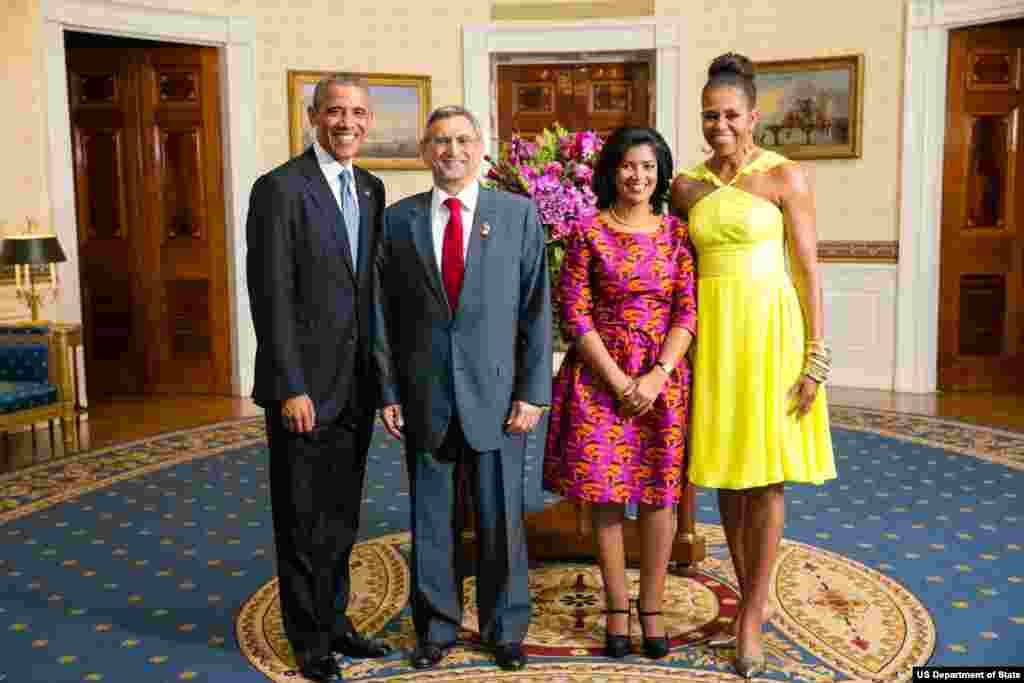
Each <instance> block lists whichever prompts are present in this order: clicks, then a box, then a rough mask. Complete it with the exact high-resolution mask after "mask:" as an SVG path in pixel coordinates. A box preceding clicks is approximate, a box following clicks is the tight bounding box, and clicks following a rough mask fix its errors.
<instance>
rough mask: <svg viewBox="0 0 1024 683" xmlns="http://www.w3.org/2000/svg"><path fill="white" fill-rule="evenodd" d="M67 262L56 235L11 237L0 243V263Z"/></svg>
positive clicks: (11, 264)
mask: <svg viewBox="0 0 1024 683" xmlns="http://www.w3.org/2000/svg"><path fill="white" fill-rule="evenodd" d="M63 261H67V257H65V256H64V250H63V249H61V248H60V242H58V241H57V236H56V235H12V236H10V237H5V238H4V239H3V240H2V241H0V263H3V264H4V265H8V266H13V265H26V264H36V263H61V262H63Z"/></svg>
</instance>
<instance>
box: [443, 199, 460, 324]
mask: <svg viewBox="0 0 1024 683" xmlns="http://www.w3.org/2000/svg"><path fill="white" fill-rule="evenodd" d="M444 205H445V206H447V207H448V226H447V227H446V228H445V229H444V243H443V245H442V247H441V280H442V281H443V282H444V291H445V292H447V293H448V307H449V308H450V309H451V311H452V313H453V314H454V313H455V309H456V308H457V307H458V304H459V293H460V292H461V291H462V273H463V270H464V269H463V264H462V202H460V201H459V200H458V199H457V198H456V197H449V198H448V199H446V200H444Z"/></svg>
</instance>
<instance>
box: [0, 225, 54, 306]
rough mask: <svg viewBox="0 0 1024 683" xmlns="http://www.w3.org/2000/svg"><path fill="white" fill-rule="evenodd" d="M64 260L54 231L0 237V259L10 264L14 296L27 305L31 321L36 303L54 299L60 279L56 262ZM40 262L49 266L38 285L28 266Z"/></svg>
mask: <svg viewBox="0 0 1024 683" xmlns="http://www.w3.org/2000/svg"><path fill="white" fill-rule="evenodd" d="M66 260H67V257H66V256H64V250H63V249H61V247H60V242H58V241H57V236H56V235H43V234H38V235H37V234H32V233H28V234H24V235H9V236H7V237H4V238H3V240H2V241H0V263H2V264H4V265H12V266H14V282H15V285H16V287H17V296H18V298H19V299H21V300H22V301H24V302H25V304H26V305H27V306H28V307H29V310H30V311H31V314H32V320H33V321H38V320H39V304H40V303H43V301H44V299H47V298H48V299H50V300H51V301H56V300H57V294H58V291H59V290H60V281H59V280H58V278H57V265H56V264H58V263H63V262H64V261H66ZM42 264H49V266H50V283H49V285H48V286H47V285H45V284H43V286H41V287H40V286H39V285H37V283H36V280H34V279H33V278H32V266H34V265H42ZM37 279H38V277H37Z"/></svg>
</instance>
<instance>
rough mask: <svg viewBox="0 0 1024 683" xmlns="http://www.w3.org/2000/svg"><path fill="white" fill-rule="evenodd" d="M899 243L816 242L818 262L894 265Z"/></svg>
mask: <svg viewBox="0 0 1024 683" xmlns="http://www.w3.org/2000/svg"><path fill="white" fill-rule="evenodd" d="M899 247H900V243H899V242H855V241H843V240H831V241H823V242H818V260H819V261H822V262H826V263H829V262H831V263H896V262H897V261H898V260H899Z"/></svg>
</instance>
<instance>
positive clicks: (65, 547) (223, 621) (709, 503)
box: [0, 408, 1024, 682]
mask: <svg viewBox="0 0 1024 683" xmlns="http://www.w3.org/2000/svg"><path fill="white" fill-rule="evenodd" d="M833 421H834V424H835V425H836V428H835V430H834V438H835V444H836V447H837V454H838V463H837V464H838V467H839V479H838V480H836V481H834V482H831V483H829V484H828V485H826V486H823V487H810V486H794V487H790V489H789V491H788V497H787V500H788V507H787V528H786V534H785V535H786V538H787V539H788V540H789V541H791V542H792V544H793V547H794V548H797V549H799V548H801V547H803V546H808V547H813V549H816V550H815V552H818V553H819V555H818V557H822V558H827V557H831V555H835V556H841V558H845V560H844V561H849V562H850V563H853V564H857V566H863V567H866V568H867V570H873V571H870V572H867V573H866V574H863V576H868V575H870V576H876V575H877V578H876V579H872V580H874V581H876V582H877V583H879V585H882V586H883V588H885V589H886V590H889V589H890V588H891V590H893V591H896V590H900V591H902V590H904V589H905V592H907V593H909V594H910V595H912V597H913V598H914V599H916V600H917V601H919V602H920V604H921V605H923V606H924V608H925V609H926V610H927V615H928V616H930V620H931V622H933V623H934V641H933V642H931V643H928V644H927V652H923V653H919V654H918V660H920V661H924V660H927V659H929V657H930V663H931V664H937V665H982V664H985V665H994V664H1018V665H1019V664H1021V663H1022V662H1024V533H1022V529H1024V525H1022V520H1024V501H1022V500H1021V497H1020V492H1021V483H1022V480H1024V475H1022V472H1021V470H1022V469H1024V435H1017V434H1011V433H1007V432H999V431H995V430H987V429H982V428H976V427H967V426H964V425H959V424H955V423H948V422H942V421H938V420H933V419H928V418H920V417H913V416H904V415H896V414H890V413H880V412H872V411H864V410H854V409H848V408H834V409H833ZM531 473H532V475H533V476H534V477H536V475H537V473H538V468H537V464H536V462H533V463H532V465H531ZM267 488H268V484H267V451H266V447H265V445H264V442H263V434H262V422H261V420H258V419H257V420H249V421H245V422H239V423H232V424H225V425H219V426H215V427H210V428H203V429H199V430H194V431H190V432H183V433H179V434H175V435H170V436H165V437H158V438H155V439H151V440H147V441H144V442H138V443H135V444H128V445H125V446H120V447H117V448H112V449H106V450H102V451H97V452H93V453H87V454H83V455H81V456H77V457H75V458H73V459H71V460H65V461H63V462H61V463H56V464H49V465H41V466H37V467H35V468H32V469H30V470H25V471H21V472H17V473H14V474H12V475H7V476H5V477H3V478H0V538H2V543H3V546H2V547H3V551H2V553H0V588H2V592H0V649H2V652H3V653H4V655H3V657H2V658H0V680H6V681H18V682H24V681H54V682H56V681H118V682H121V681H125V682H128V681H131V682H135V681H177V680H196V681H217V682H222V681H247V682H250V681H251V682H256V681H261V680H262V681H266V680H267V676H266V675H264V673H261V672H260V670H259V669H260V667H259V666H257V665H256V664H255V663H254V662H253V661H251V660H250V659H249V658H247V657H246V656H244V655H243V653H242V650H241V649H240V645H239V641H238V640H237V639H236V635H235V634H236V619H238V618H239V614H240V610H241V609H242V607H243V604H245V603H246V601H247V600H248V599H249V598H250V596H252V595H253V594H254V593H256V592H257V591H259V590H260V589H261V588H264V587H265V586H266V585H267V583H268V581H269V580H270V579H271V578H272V577H273V559H272V558H273V541H272V535H271V522H270V508H269V499H268V493H267ZM533 494H534V499H533V500H532V501H531V502H532V505H533V506H534V507H537V506H539V505H541V504H542V503H543V500H544V499H543V498H542V495H541V493H540V490H539V485H536V486H535V487H534V489H533ZM697 500H698V518H699V520H700V521H701V522H702V523H705V524H707V525H715V524H717V523H718V516H717V510H716V506H715V499H714V495H713V493H711V492H701V493H700V494H699V497H698V499H697ZM407 517H408V494H407V492H406V487H405V476H404V470H403V468H402V465H401V452H400V450H399V449H398V446H397V445H396V444H394V443H393V442H391V441H390V440H389V439H388V438H387V437H386V435H384V434H383V433H382V432H381V433H378V434H377V436H376V439H375V441H374V447H373V451H372V453H371V466H370V471H369V479H368V482H367V488H366V498H365V500H364V508H363V527H362V530H361V537H362V538H363V539H375V538H378V537H382V536H386V535H390V536H392V537H394V536H395V535H396V534H399V532H402V531H404V530H405V529H406V528H407ZM708 528H709V529H710V528H712V527H708ZM711 540H712V542H711V557H710V558H709V562H708V565H709V567H710V569H709V570H708V571H709V573H711V574H714V573H715V572H717V575H718V577H719V578H720V579H721V580H722V581H723V582H726V583H727V582H728V581H729V579H730V577H729V574H728V567H727V565H728V563H727V562H726V561H725V555H724V547H723V546H722V545H721V544H720V543H715V542H714V539H711ZM800 544H803V546H801V545H800ZM830 554H831V555H830ZM804 566H805V567H806V568H807V569H806V575H804V576H803V577H802V578H801V579H800V581H804V582H806V584H807V585H808V586H810V585H811V584H814V583H815V582H816V581H817V582H821V581H823V580H822V579H821V576H819V575H817V574H816V573H815V572H816V571H817V569H815V566H821V565H816V564H815V562H805V564H804ZM851 566H852V565H851ZM857 576H862V574H858V575H857ZM865 580H866V579H854V580H853V583H852V584H851V585H853V586H856V585H858V584H857V582H858V581H865ZM780 585H781V583H780ZM805 588H806V587H805V586H803V585H802V584H800V582H797V583H795V584H792V585H789V586H788V587H787V586H783V587H782V588H780V589H779V590H780V594H781V593H782V592H786V591H788V592H789V593H791V594H792V595H794V596H797V594H801V595H802V594H803V593H801V591H804V590H805ZM806 590H811V589H809V588H808V589H806ZM858 590H859V589H853V590H852V591H851V590H845V597H844V596H839V595H838V592H839V590H838V589H837V588H834V587H833V588H831V589H829V588H828V587H827V586H826V587H825V588H824V589H823V592H821V594H822V595H825V596H826V598H827V600H831V601H832V604H829V605H824V606H822V607H821V609H822V610H824V612H823V614H824V613H825V612H828V610H831V612H828V614H830V615H831V616H830V617H829V618H830V619H833V621H835V615H836V614H839V616H840V617H841V621H842V623H843V624H845V625H844V626H843V628H845V629H847V630H849V631H851V634H848V635H849V637H850V642H853V643H854V644H855V645H856V644H857V643H859V642H860V641H858V640H857V639H858V638H859V639H862V640H863V639H867V640H871V639H873V638H877V637H878V636H879V634H878V633H873V632H869V631H871V629H867V628H865V627H863V624H864V623H867V622H858V621H857V618H856V614H855V612H856V611H857V610H858V609H861V610H865V609H868V608H869V607H870V605H869V604H867V603H870V600H868V599H867V598H864V597H863V596H869V595H870V594H871V590H872V589H871V588H870V587H865V588H864V593H863V596H862V597H858V595H855V594H859V593H858ZM788 599H789V598H787V600H788ZM792 600H793V601H796V602H798V601H799V600H800V598H798V596H797V597H793V598H792ZM796 602H794V603H793V604H796ZM805 602H806V601H805ZM839 603H841V605H840V607H838V608H837V607H836V605H837V604H839ZM860 603H864V604H860ZM786 604H787V603H786V602H784V603H783V606H784V608H786V609H788V607H786ZM858 605H860V606H858ZM794 614H796V612H795V611H794ZM794 618H795V617H794ZM823 618H824V617H823ZM903 618H905V615H904V617H903ZM403 620H405V621H407V615H405V616H402V617H401V618H396V619H395V620H394V623H393V624H390V625H389V626H388V630H390V631H391V632H397V631H399V630H401V624H400V623H399V622H401V621H403ZM794 623H795V622H794ZM787 624H788V622H786V623H782V622H781V621H780V623H779V624H777V625H773V626H772V627H771V628H770V629H769V631H770V632H772V633H775V635H776V636H777V637H778V640H779V642H780V643H783V642H784V643H788V644H785V645H784V646H780V648H781V649H780V650H779V652H780V653H782V652H783V651H784V650H785V651H786V652H788V649H787V648H790V649H793V651H794V652H797V651H799V652H797V654H793V655H792V656H793V657H795V658H797V659H800V660H801V662H802V664H801V667H802V668H797V669H794V668H787V666H786V665H785V663H784V662H783V661H782V660H783V655H782V654H780V659H779V666H777V667H775V669H774V670H772V671H770V672H769V674H767V678H769V679H778V680H804V679H805V678H804V677H806V680H821V681H825V680H845V679H850V678H852V677H853V676H852V675H851V674H850V673H849V672H850V671H851V668H850V667H851V666H853V665H850V666H846V665H844V664H843V663H842V662H841V661H840V659H841V658H838V656H836V657H832V655H828V656H825V655H821V653H820V652H818V651H817V650H815V649H814V647H810V646H807V645H806V644H804V643H802V641H801V640H800V639H799V638H797V637H795V635H794V634H795V633H796V631H795V630H793V629H790V628H789V626H787ZM858 624H860V625H858ZM876 626H877V627H878V628H881V629H883V630H884V629H891V630H892V633H894V634H901V633H902V634H903V635H902V636H900V637H904V638H909V637H910V636H908V635H907V633H909V631H908V628H909V627H907V626H906V625H903V626H900V625H899V624H893V623H887V622H884V621H883V622H881V623H880V624H876ZM847 627H848V628H847ZM794 628H795V627H794ZM901 628H902V630H901ZM914 628H917V627H914ZM858 629H860V630H861V631H866V632H863V633H861V632H859V631H858ZM925 630H927V629H925ZM919 631H920V629H919ZM881 635H886V634H881ZM843 637H844V638H846V637H847V636H846V635H844V636H843ZM915 637H920V638H924V636H922V635H921V633H920V632H917V635H916V636H915ZM267 639H268V640H273V635H272V634H269V635H267ZM925 640H927V638H925ZM925 640H922V641H921V642H922V643H923V642H925ZM897 646H899V644H897ZM922 647H924V646H922ZM786 656H789V655H786ZM829 657H832V658H831V659H830V658H829ZM538 659H540V658H537V659H535V664H534V665H531V667H530V669H528V670H527V671H530V670H531V669H533V670H534V671H536V672H537V673H538V674H540V673H541V672H542V670H543V667H542V666H540V665H539V664H536V662H537V661H538ZM585 659H586V662H588V663H589V664H588V665H589V666H590V667H591V668H590V669H585V668H584V669H580V670H579V676H584V675H586V678H581V677H579V676H574V675H573V673H572V672H573V669H572V667H571V666H570V665H566V666H567V667H568V668H565V669H564V671H566V672H567V673H565V677H564V678H563V679H561V680H590V679H591V678H594V677H599V676H598V675H597V672H599V671H602V669H600V666H603V664H601V663H600V662H596V663H595V658H592V657H591V658H585ZM670 659H672V661H669V662H667V663H666V664H665V666H666V667H669V669H666V671H670V670H671V667H676V668H677V673H678V674H680V675H682V674H683V673H684V671H685V672H689V673H691V674H692V675H690V676H689V678H686V677H685V676H683V677H682V678H677V679H676V680H698V679H700V680H711V679H704V678H702V676H700V675H698V673H699V672H700V671H707V672H727V671H729V669H728V667H727V660H724V659H721V658H716V657H713V656H711V655H710V654H709V653H708V651H707V650H706V649H705V648H702V647H699V646H698V647H691V648H681V649H680V651H679V652H678V653H674V658H670ZM570 660H571V658H562V659H561V660H559V661H561V662H563V663H564V662H566V661H570ZM553 661H554V660H553ZM635 662H636V663H635V665H634V666H635V667H636V668H635V670H634V672H633V673H632V674H630V673H629V672H628V666H630V664H628V663H627V664H626V665H625V666H627V671H626V673H622V671H619V673H618V674H615V675H612V674H607V675H605V674H602V676H603V677H604V679H605V680H619V678H616V676H617V675H619V674H621V675H623V676H625V678H623V680H641V679H644V678H645V677H646V674H644V673H642V672H644V671H653V669H652V668H651V667H646V668H644V667H645V666H646V665H648V664H650V662H648V661H647V660H642V659H639V658H635ZM836 662H838V664H837V663H836ZM570 663H571V662H570ZM402 665H403V663H402V660H401V656H400V655H396V656H395V658H394V661H393V662H391V666H392V669H391V670H390V671H389V672H385V671H383V670H379V671H368V670H365V671H364V672H363V673H364V674H365V676H364V677H366V678H373V679H374V680H378V679H380V678H381V676H383V675H384V674H385V673H387V674H388V675H394V676H399V675H401V672H400V669H401V666H402ZM474 666H477V667H478V668H479V667H480V666H483V664H479V663H477V664H474ZM405 671H406V672H408V669H405ZM491 671H492V672H493V673H494V674H495V676H496V675H497V671H498V670H497V669H492V670H491ZM587 671H589V672H590V673H586V672H587ZM693 672H698V673H693ZM809 672H814V673H813V674H812V673H809ZM353 673H355V674H356V675H357V676H358V675H360V674H359V672H357V671H354V672H353ZM455 673H456V672H454V671H453V677H452V678H451V680H456V679H457V680H470V679H468V678H458V677H457V676H456V675H455ZM909 674H910V672H909V670H906V671H900V672H899V675H898V676H896V678H901V679H902V678H906V677H907V676H909ZM481 676H482V677H481V678H479V680H489V679H490V678H491V677H490V676H483V675H482V674H481ZM286 679H287V676H285V678H282V679H281V680H286ZM413 679H414V677H413V676H412V675H411V674H409V676H403V677H402V680H413ZM656 679H657V680H661V679H660V678H659V677H658V676H657V675H655V674H654V673H651V674H650V680H656ZM298 680H301V679H298ZM415 680H427V679H426V678H422V679H421V678H416V679H415ZM431 680H447V679H445V678H439V677H434V678H431ZM472 680H478V679H472ZM510 680H511V679H510ZM515 680H528V678H527V677H526V676H525V675H523V676H519V677H517V678H515ZM529 680H534V679H532V678H530V679H529ZM537 680H539V679H537ZM548 680H551V678H550V677H549V678H548ZM714 680H717V678H716V679H714Z"/></svg>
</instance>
